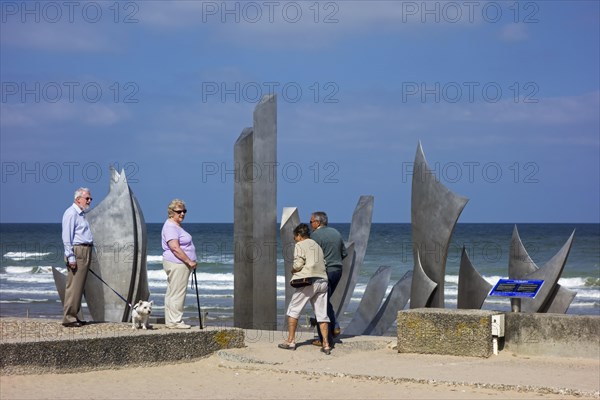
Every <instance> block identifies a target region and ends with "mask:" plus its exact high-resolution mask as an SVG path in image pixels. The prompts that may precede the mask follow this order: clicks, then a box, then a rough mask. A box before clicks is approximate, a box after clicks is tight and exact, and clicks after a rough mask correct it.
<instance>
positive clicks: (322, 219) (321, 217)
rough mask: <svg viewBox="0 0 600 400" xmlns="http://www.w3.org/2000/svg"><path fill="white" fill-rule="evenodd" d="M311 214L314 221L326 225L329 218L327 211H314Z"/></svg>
mask: <svg viewBox="0 0 600 400" xmlns="http://www.w3.org/2000/svg"><path fill="white" fill-rule="evenodd" d="M312 216H313V218H314V219H315V221H319V223H320V224H321V225H324V226H327V223H328V222H329V220H328V219H327V213H325V211H315V212H314V213H312Z"/></svg>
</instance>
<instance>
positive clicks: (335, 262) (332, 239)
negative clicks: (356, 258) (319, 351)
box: [310, 211, 348, 347]
mask: <svg viewBox="0 0 600 400" xmlns="http://www.w3.org/2000/svg"><path fill="white" fill-rule="evenodd" d="M328 222H329V220H328V218H327V214H326V213H325V212H323V211H315V212H314V213H312V214H311V216H310V227H311V228H312V230H313V232H312V234H311V235H310V238H311V239H313V240H314V241H315V242H317V243H318V244H319V246H321V249H323V255H324V256H325V266H326V269H327V278H328V281H329V286H328V290H327V316H328V317H329V332H328V336H329V340H328V342H329V345H330V346H331V347H333V335H334V330H335V328H336V315H335V312H334V311H333V306H332V305H331V296H332V295H333V293H334V291H335V288H336V287H337V285H338V283H339V282H340V279H341V277H342V260H343V259H344V258H346V256H347V255H348V253H347V251H346V246H345V245H344V239H342V235H341V234H340V233H339V232H338V231H337V229H335V228H331V227H329V226H327V224H328ZM335 331H336V332H338V333H339V329H337V330H335ZM317 332H318V334H319V340H318V341H315V342H313V344H315V345H318V346H321V343H322V342H323V336H322V335H321V330H320V329H319V328H318V327H317ZM336 336H337V335H336Z"/></svg>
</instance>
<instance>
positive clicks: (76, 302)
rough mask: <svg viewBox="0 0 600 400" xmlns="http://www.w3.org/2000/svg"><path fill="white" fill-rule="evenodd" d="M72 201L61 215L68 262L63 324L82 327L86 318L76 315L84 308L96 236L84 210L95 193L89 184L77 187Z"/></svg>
mask: <svg viewBox="0 0 600 400" xmlns="http://www.w3.org/2000/svg"><path fill="white" fill-rule="evenodd" d="M74 197H75V199H74V201H73V204H72V205H71V206H70V207H69V208H67V210H66V211H65V213H64V214H63V219H62V241H63V245H64V249H65V260H66V264H67V287H66V289H65V300H64V304H63V322H62V324H63V326H66V327H80V326H82V325H84V324H85V321H81V320H79V318H77V315H78V314H79V311H80V310H81V296H82V295H83V287H84V286H85V279H86V277H87V273H88V270H89V268H90V264H91V262H92V247H93V245H94V244H93V243H94V241H93V237H92V231H91V230H90V224H89V223H88V221H87V220H86V218H85V211H86V210H87V209H88V208H89V207H90V203H91V202H92V195H91V194H90V190H89V189H88V188H79V189H77V190H76V191H75V195H74Z"/></svg>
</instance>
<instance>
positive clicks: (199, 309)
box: [192, 268, 204, 329]
mask: <svg viewBox="0 0 600 400" xmlns="http://www.w3.org/2000/svg"><path fill="white" fill-rule="evenodd" d="M192 280H193V281H194V283H195V285H196V302H197V303H198V321H200V329H204V327H203V326H202V309H201V308H200V295H199V294H198V276H196V268H194V275H193V276H192Z"/></svg>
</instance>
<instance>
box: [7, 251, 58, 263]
mask: <svg viewBox="0 0 600 400" xmlns="http://www.w3.org/2000/svg"><path fill="white" fill-rule="evenodd" d="M50 254H52V253H29V252H26V251H9V252H8V253H6V254H4V257H5V258H10V259H11V260H15V261H20V260H29V259H31V258H42V257H46V256H49V255H50Z"/></svg>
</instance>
